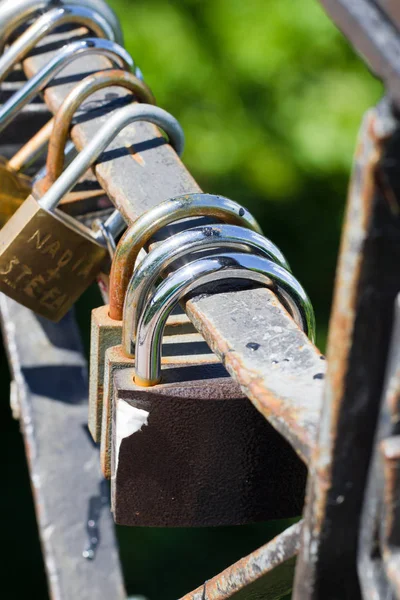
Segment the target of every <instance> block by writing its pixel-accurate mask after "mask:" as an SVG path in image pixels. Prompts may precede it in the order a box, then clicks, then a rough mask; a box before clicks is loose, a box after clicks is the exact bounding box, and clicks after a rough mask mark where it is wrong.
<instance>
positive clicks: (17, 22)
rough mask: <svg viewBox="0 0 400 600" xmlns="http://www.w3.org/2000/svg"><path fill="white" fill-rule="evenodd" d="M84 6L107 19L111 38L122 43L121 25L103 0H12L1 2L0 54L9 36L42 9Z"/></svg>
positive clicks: (36, 15) (38, 14)
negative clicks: (111, 31)
mask: <svg viewBox="0 0 400 600" xmlns="http://www.w3.org/2000/svg"><path fill="white" fill-rule="evenodd" d="M82 4H84V6H86V7H87V8H91V9H92V10H95V11H96V12H97V13H98V14H100V15H101V16H102V17H103V19H105V20H106V21H107V23H108V24H109V26H111V28H112V30H113V39H114V40H115V41H116V42H117V43H118V44H121V45H123V35H122V31H121V26H120V23H119V21H118V18H117V16H116V15H115V13H114V11H113V10H112V9H111V8H110V6H109V5H108V4H107V2H104V1H103V0H84V2H82V0H57V2H54V0H13V1H12V2H11V1H4V2H2V3H1V9H0V54H2V53H3V51H4V47H5V45H6V44H7V43H9V39H10V37H11V36H12V35H13V34H14V33H15V32H16V31H17V30H18V29H19V27H20V26H22V25H23V24H24V23H27V22H28V21H29V20H31V19H33V18H35V17H38V16H40V14H41V13H42V12H43V10H49V9H51V8H54V6H55V5H57V6H63V5H68V6H70V5H72V6H76V5H77V6H82Z"/></svg>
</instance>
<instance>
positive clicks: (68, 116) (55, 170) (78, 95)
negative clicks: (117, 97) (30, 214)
mask: <svg viewBox="0 0 400 600" xmlns="http://www.w3.org/2000/svg"><path fill="white" fill-rule="evenodd" d="M111 86H114V87H122V88H124V89H126V90H129V91H131V92H132V94H134V96H133V98H134V99H135V100H136V101H138V102H144V103H146V104H155V98H154V96H153V94H152V92H151V90H150V88H149V87H148V86H147V85H146V84H145V83H144V81H142V80H141V79H139V78H138V77H136V76H135V75H133V74H132V73H129V72H128V71H123V70H122V69H110V70H107V71H98V72H97V73H93V74H92V75H89V76H88V77H85V79H83V80H82V81H80V82H79V83H78V84H77V85H76V86H75V87H74V89H73V90H72V91H71V92H70V93H69V94H68V96H67V97H66V98H65V100H64V102H63V103H62V105H61V106H60V108H59V110H58V112H57V114H56V116H55V117H54V123H53V130H52V134H51V137H50V141H49V151H48V154H47V161H46V175H45V177H44V178H43V179H41V180H39V181H37V182H36V184H35V190H37V191H38V193H39V194H40V195H43V194H44V193H45V192H46V191H47V190H48V189H49V188H50V187H51V186H52V185H53V184H54V182H55V181H56V180H57V179H58V177H59V176H60V175H61V173H62V170H63V168H64V156H65V151H64V149H65V146H66V144H67V141H68V136H69V131H70V128H71V125H72V120H73V117H74V115H75V113H76V111H77V110H78V109H79V107H80V106H81V104H82V103H83V102H84V101H85V100H86V99H87V98H88V97H89V96H90V95H91V94H94V93H95V92H96V91H98V90H101V89H104V88H108V87H111Z"/></svg>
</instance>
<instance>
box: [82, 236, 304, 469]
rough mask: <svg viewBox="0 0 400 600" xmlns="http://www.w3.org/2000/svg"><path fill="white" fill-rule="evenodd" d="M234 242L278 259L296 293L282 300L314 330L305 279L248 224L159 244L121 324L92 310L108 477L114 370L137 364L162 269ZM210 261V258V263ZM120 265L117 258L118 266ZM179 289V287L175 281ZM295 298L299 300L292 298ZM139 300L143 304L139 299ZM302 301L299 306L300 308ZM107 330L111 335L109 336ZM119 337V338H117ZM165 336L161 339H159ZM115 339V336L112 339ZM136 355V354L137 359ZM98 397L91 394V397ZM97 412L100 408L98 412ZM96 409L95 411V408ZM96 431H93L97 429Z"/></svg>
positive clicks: (138, 275)
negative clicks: (136, 343) (145, 312)
mask: <svg viewBox="0 0 400 600" xmlns="http://www.w3.org/2000/svg"><path fill="white" fill-rule="evenodd" d="M218 247H231V248H235V249H246V250H247V251H253V252H256V253H257V254H260V255H261V256H264V257H268V258H272V260H273V261H275V262H276V268H277V271H276V273H275V275H274V276H275V278H278V277H279V276H281V277H282V281H283V282H284V284H285V285H287V286H290V289H291V290H292V292H291V295H290V296H289V297H288V298H285V293H286V292H285V290H284V289H283V287H282V286H280V288H279V290H280V291H279V293H280V296H281V298H282V300H283V301H284V302H285V303H286V305H287V307H288V310H289V311H290V313H291V314H292V315H293V317H294V318H295V320H296V321H297V323H298V324H300V325H301V326H304V327H307V329H309V330H310V334H311V335H312V316H311V318H310V319H309V321H307V322H306V321H305V319H306V311H305V309H306V307H307V306H309V305H310V302H309V300H308V298H307V296H306V294H305V292H304V290H303V288H302V287H301V286H300V284H299V283H298V282H297V280H295V279H294V277H293V276H292V275H291V274H290V273H289V271H288V270H286V269H285V268H284V267H283V266H282V265H285V266H286V265H287V263H286V261H285V259H284V257H283V255H282V254H281V252H280V251H279V249H278V248H277V247H276V246H275V245H274V244H272V242H270V241H269V240H266V239H265V238H263V237H262V236H261V235H260V234H258V233H255V232H252V231H249V230H246V229H245V228H243V227H235V226H230V225H222V224H221V225H215V226H205V227H198V228H194V229H189V230H187V231H184V232H182V233H181V234H177V235H175V236H173V238H170V239H169V240H167V241H165V242H163V243H162V244H160V245H159V246H158V247H156V248H155V249H154V250H152V251H151V252H150V254H149V255H148V256H147V257H146V258H145V259H144V260H143V261H142V263H141V264H140V265H139V267H138V268H137V269H136V271H135V272H134V274H133V276H132V278H131V281H130V284H129V287H128V291H127V294H126V296H125V309H124V322H123V327H122V323H121V322H119V328H118V326H117V324H116V323H115V322H114V323H113V322H112V321H111V320H110V319H109V318H108V319H107V316H106V315H107V313H106V310H104V309H103V310H101V309H100V310H98V309H95V310H94V311H92V335H94V336H97V338H96V337H94V338H92V339H91V357H90V376H91V379H90V383H89V389H90V391H91V392H92V394H93V395H94V394H95V392H96V390H93V388H91V386H92V385H93V382H92V377H93V376H96V375H97V376H98V377H100V375H101V373H102V372H103V373H104V374H103V386H101V385H99V389H98V390H97V393H98V402H97V405H93V404H89V407H90V409H89V414H90V417H91V419H92V423H91V426H92V429H95V428H94V419H95V418H96V416H97V419H98V420H97V424H98V423H99V411H100V408H102V415H101V428H100V432H99V430H98V429H97V431H96V434H97V436H98V435H99V434H100V439H101V453H100V457H101V467H102V471H103V474H104V476H105V477H107V478H109V477H110V475H111V416H112V399H111V398H112V393H113V387H112V386H113V374H114V373H115V371H117V370H119V369H124V368H126V367H127V366H130V365H133V364H134V363H135V361H134V356H135V348H133V347H131V343H132V339H133V340H135V334H134V333H133V334H132V332H135V331H136V323H137V320H138V318H137V315H138V314H141V313H139V312H138V311H139V310H141V307H142V306H143V305H144V303H145V302H146V299H147V298H148V296H149V293H150V290H151V288H152V286H153V284H154V283H155V282H156V281H157V279H158V278H159V277H160V275H161V274H162V272H163V271H165V270H166V269H167V268H168V267H169V266H170V265H171V264H172V263H174V262H175V260H176V259H177V258H179V257H184V259H185V262H187V261H188V260H190V253H191V252H196V251H197V252H198V251H199V250H200V249H203V250H204V249H207V248H214V249H215V248H218ZM207 264H208V263H207ZM114 268H115V258H114V263H113V268H112V270H113V269H114ZM188 270H189V273H187V274H186V275H185V276H186V277H187V278H188V281H190V265H189V266H188ZM176 291H177V293H178V292H179V286H178V285H177V286H176ZM292 296H294V297H295V299H296V300H297V303H296V302H294V301H293V299H292ZM138 303H139V304H138ZM298 306H300V309H299V308H298ZM121 329H122V336H123V342H122V346H116V347H113V348H112V349H111V350H110V351H109V352H108V351H107V350H106V351H105V349H106V344H104V345H103V347H102V348H101V349H99V347H98V344H97V341H98V340H99V339H100V341H103V342H104V340H106V341H109V342H110V343H111V342H112V341H114V343H115V344H116V343H117V342H116V340H117V339H118V337H119V335H120V334H119V331H121ZM107 334H108V339H107ZM112 338H114V339H112ZM160 339H161V338H160ZM110 340H111V341H110ZM96 358H98V359H99V362H100V367H96V364H95V359H96ZM135 360H137V358H136V359H135ZM91 401H92V402H93V399H92V398H91V396H90V394H89V402H91ZM97 411H98V412H97ZM95 412H96V414H93V413H95ZM92 435H93V434H92Z"/></svg>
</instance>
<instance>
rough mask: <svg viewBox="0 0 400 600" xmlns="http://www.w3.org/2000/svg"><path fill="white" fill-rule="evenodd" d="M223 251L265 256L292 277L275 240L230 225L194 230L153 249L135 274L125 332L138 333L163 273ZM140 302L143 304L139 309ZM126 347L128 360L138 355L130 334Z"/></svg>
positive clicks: (126, 298) (126, 314)
mask: <svg viewBox="0 0 400 600" xmlns="http://www.w3.org/2000/svg"><path fill="white" fill-rule="evenodd" d="M221 248H224V249H227V248H230V249H233V250H235V251H243V250H244V251H245V252H251V253H253V254H257V255H259V256H264V258H269V259H270V260H272V261H273V262H275V263H276V264H277V265H280V266H281V267H282V268H283V269H284V270H286V271H287V272H289V273H290V267H289V264H288V262H287V260H286V258H285V257H284V256H283V254H282V252H281V251H280V250H279V248H278V247H277V246H276V245H275V244H274V243H273V242H271V240H269V239H267V238H265V237H264V236H262V235H261V234H259V233H257V232H255V231H251V230H250V229H244V228H243V227H239V226H237V225H228V224H226V223H221V224H218V225H201V226H199V227H191V228H190V229H187V230H185V231H182V232H181V233H177V234H176V235H173V236H172V237H170V238H169V239H168V240H166V241H165V242H163V243H161V244H159V245H158V246H156V247H155V248H154V249H152V251H151V253H150V254H149V255H148V256H147V257H146V258H145V259H144V260H143V261H142V263H141V264H140V265H139V266H138V268H137V269H136V270H135V273H134V277H133V278H132V279H131V282H130V284H129V288H128V292H127V294H126V295H125V309H124V321H125V324H126V327H125V328H124V331H125V332H131V331H136V330H137V327H138V317H139V316H140V315H141V314H142V312H143V304H144V302H146V300H147V298H148V297H149V296H150V294H151V292H152V289H153V286H154V285H155V284H156V282H157V279H158V278H159V277H160V275H161V273H162V272H163V271H164V272H166V271H168V269H170V268H174V267H175V263H176V261H179V259H181V258H183V259H184V262H185V263H186V262H187V261H188V256H189V255H190V254H191V253H193V252H196V253H198V252H199V251H203V252H204V251H206V250H208V253H214V252H215V250H216V249H221ZM194 257H196V255H194ZM136 302H139V304H138V305H137V304H136ZM123 346H124V350H125V353H126V354H127V355H128V356H133V355H134V352H135V349H134V348H133V347H131V335H130V334H129V335H128V337H127V338H126V339H124V340H123Z"/></svg>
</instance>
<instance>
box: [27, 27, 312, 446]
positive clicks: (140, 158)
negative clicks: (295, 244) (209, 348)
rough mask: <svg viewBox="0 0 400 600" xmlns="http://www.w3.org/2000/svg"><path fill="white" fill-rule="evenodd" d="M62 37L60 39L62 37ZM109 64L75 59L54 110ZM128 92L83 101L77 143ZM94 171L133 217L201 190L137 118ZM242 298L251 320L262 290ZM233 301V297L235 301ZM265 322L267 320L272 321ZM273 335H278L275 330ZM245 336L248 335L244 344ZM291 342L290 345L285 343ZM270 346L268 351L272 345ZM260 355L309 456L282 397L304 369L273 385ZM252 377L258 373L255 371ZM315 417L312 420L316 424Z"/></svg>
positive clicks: (52, 40)
mask: <svg viewBox="0 0 400 600" xmlns="http://www.w3.org/2000/svg"><path fill="white" fill-rule="evenodd" d="M70 35H71V34H59V35H57V36H50V37H49V38H46V42H43V43H42V44H41V46H40V47H39V48H38V49H37V51H36V53H35V54H34V56H31V57H30V58H29V59H27V60H26V61H25V62H24V69H25V71H26V72H27V74H28V75H29V76H32V75H33V74H35V73H36V72H37V71H38V70H39V69H40V68H41V67H42V66H43V65H44V64H45V63H46V62H47V61H48V60H49V58H50V57H51V56H52V55H53V53H54V52H55V48H56V47H57V44H58V47H59V45H61V44H62V43H64V41H65V38H66V37H70ZM57 40H60V41H59V42H57ZM44 44H45V45H44ZM110 66H111V64H110V63H109V62H108V61H107V60H106V59H104V58H101V57H94V56H92V57H87V58H86V59H85V60H84V61H77V62H74V63H71V64H70V65H69V66H68V67H67V68H66V69H65V70H64V71H63V72H62V73H61V75H60V76H59V77H57V79H56V80H55V82H54V84H53V85H51V86H50V87H49V88H48V89H47V90H46V92H45V99H46V102H47V104H48V106H49V107H50V109H51V110H52V112H56V111H57V109H58V108H59V107H60V105H61V103H62V101H63V99H64V98H65V97H66V95H67V93H68V92H69V91H70V90H71V89H72V87H73V85H74V83H75V82H76V81H77V80H78V79H79V78H81V77H82V72H84V73H85V74H87V73H90V72H93V71H96V70H99V69H105V68H107V67H110ZM127 95H128V93H127V92H124V91H122V90H120V89H118V88H110V89H109V90H102V91H100V92H96V94H95V95H94V96H93V97H91V98H90V100H89V101H86V102H85V103H84V104H83V105H82V111H80V113H79V115H78V118H77V120H76V122H77V124H76V125H75V126H74V127H73V129H72V137H73V139H74V142H75V143H76V145H77V147H78V148H82V147H83V146H84V145H85V144H86V143H87V142H88V141H89V140H90V139H91V137H93V134H94V133H95V132H96V131H98V129H99V127H100V125H101V124H102V123H104V122H105V120H106V119H107V118H108V115H109V114H110V112H112V111H113V110H117V109H118V107H120V106H122V105H124V103H125V102H126V101H127V100H126V97H127ZM89 110H91V112H90V116H89V115H88V111H89ZM95 172H96V175H97V177H98V179H99V181H100V183H101V185H102V187H103V188H104V190H105V191H106V192H107V194H108V195H109V197H110V198H111V199H112V201H113V202H114V203H115V205H116V206H117V207H118V208H119V209H120V210H121V212H122V213H123V215H124V216H125V217H126V218H127V220H128V221H129V222H132V221H134V220H135V219H136V218H137V217H138V216H139V215H141V214H142V213H143V212H144V211H145V210H147V209H149V208H151V207H153V206H155V205H156V204H158V203H159V202H161V201H163V200H166V199H168V198H171V197H175V196H178V195H180V194H186V193H192V192H198V191H200V189H199V186H198V185H197V183H196V182H195V181H194V179H193V177H192V176H191V175H190V173H189V172H188V171H187V170H186V169H185V167H184V166H183V165H182V163H181V162H180V160H179V159H178V157H177V156H176V154H175V152H174V151H173V150H172V149H171V147H170V146H168V145H167V144H166V143H165V140H164V138H162V137H161V135H160V133H159V131H158V130H157V129H156V128H155V127H153V126H152V125H149V124H147V123H136V124H135V125H132V126H129V127H127V128H126V129H125V130H124V131H123V132H122V133H121V134H120V135H118V137H117V138H116V139H115V141H114V142H113V143H112V144H111V145H110V147H109V150H107V151H106V152H105V153H104V154H103V155H102V158H101V159H100V161H99V162H98V164H97V166H96V167H95ZM241 298H242V310H243V308H245V309H246V311H248V320H249V321H251V319H252V316H253V311H254V310H255V307H256V306H257V304H256V303H257V300H258V292H256V291H254V290H250V291H246V292H242V296H241ZM229 302H232V305H231V306H230V305H229ZM213 303H214V304H215V305H218V304H220V300H219V298H218V299H217V298H215V299H214V301H213ZM202 306H203V300H201V299H199V300H198V302H197V306H196V323H197V326H198V327H200V324H201V323H202V322H203V321H204V323H207V308H206V310H205V311H203V308H202ZM207 306H208V304H207ZM265 309H266V313H265V314H266V315H267V313H268V309H267V307H266V306H265ZM188 310H189V314H190V305H188ZM236 310H237V303H236V301H235V295H232V296H229V297H228V298H227V299H226V302H225V311H226V313H227V314H230V313H231V314H233V313H234V312H235V311H236ZM276 311H277V312H279V313H280V326H281V327H282V328H283V331H286V329H287V328H288V329H289V330H290V331H291V328H292V323H293V322H292V320H291V318H290V317H289V315H288V314H287V313H286V311H285V310H284V308H283V307H281V306H277V307H276ZM265 323H266V324H267V323H268V320H266V321H265ZM204 329H205V327H202V333H203V335H204ZM236 333H237V339H236V340H232V342H233V341H234V342H235V345H236V346H237V347H240V348H241V350H240V352H242V348H243V347H245V346H246V344H247V343H250V344H251V343H252V341H253V340H251V339H249V338H248V337H247V332H246V330H245V328H236ZM211 336H212V332H210V335H209V338H210V337H211ZM215 337H217V336H215ZM270 337H271V338H272V337H273V334H272V332H271V335H270ZM245 338H247V339H246V341H245V343H243V342H244V339H245ZM280 338H281V339H282V346H281V353H282V354H285V353H286V354H290V353H291V352H292V351H293V349H291V343H292V341H293V338H292V336H291V335H289V336H287V337H285V336H283V335H282V336H280ZM278 339H279V336H278V337H276V340H278ZM287 342H288V344H289V345H288V346H286V343H287ZM303 342H304V348H305V350H304V354H306V353H307V354H308V355H309V357H310V360H311V361H314V360H315V362H316V364H320V362H321V364H322V361H321V359H320V354H319V352H318V350H317V349H316V348H314V346H313V345H312V344H311V343H310V342H307V341H304V340H303V338H302V343H303ZM275 343H276V341H275ZM279 344H280V342H279ZM216 345H217V344H216ZM266 351H267V353H268V350H267V349H266ZM246 352H248V350H246ZM238 353H239V351H238ZM259 356H260V360H259V363H258V367H257V375H258V376H259V377H260V380H262V381H264V383H265V389H266V390H267V393H266V394H265V397H267V396H268V402H266V404H267V407H268V410H265V411H264V414H266V413H267V412H268V418H274V415H275V413H276V415H277V416H276V419H275V420H274V425H275V424H276V423H278V422H280V423H281V424H282V426H281V430H282V431H284V433H285V434H286V435H287V437H288V439H289V441H290V442H291V443H296V444H297V441H298V440H299V439H301V440H302V441H301V446H302V447H301V450H300V451H301V454H302V455H308V454H309V449H307V448H308V446H309V444H310V443H311V441H312V434H310V433H309V432H307V431H305V430H302V426H301V425H299V426H297V427H296V429H297V432H296V435H293V436H292V435H289V434H288V427H287V426H286V425H284V424H283V417H282V415H281V404H282V399H283V401H284V403H285V404H286V407H285V409H284V412H285V411H287V410H292V409H293V410H295V409H296V405H297V404H298V401H299V395H298V394H297V392H296V388H297V389H299V387H298V384H299V383H300V382H299V379H298V376H299V377H301V374H302V370H301V369H297V370H295V371H293V372H292V375H293V378H292V379H291V385H289V384H288V382H287V380H285V379H280V378H279V377H274V379H273V381H274V384H273V387H272V389H270V388H269V381H270V379H271V376H274V375H275V374H276V367H274V366H273V365H272V367H271V362H270V361H266V362H265V363H264V362H263V361H262V359H261V357H262V353H261V352H259ZM285 357H286V355H285ZM271 368H272V372H271ZM311 370H312V369H311ZM230 372H231V373H232V374H233V375H234V377H235V378H236V377H238V373H237V372H236V371H234V369H233V367H232V366H231V367H230ZM310 372H311V371H310ZM320 372H321V369H320V368H319V369H317V370H316V371H315V373H314V374H317V375H318V373H320ZM314 374H313V375H314ZM251 376H254V370H253V371H252V373H251ZM312 377H313V376H312ZM312 377H311V378H308V377H305V378H304V379H303V380H302V384H301V383H300V388H301V390H302V398H303V400H302V402H303V408H304V411H306V410H307V406H308V402H306V400H305V399H307V398H308V397H311V398H313V400H312V402H311V403H310V404H311V405H312V404H313V403H314V398H316V394H315V392H314V388H316V387H317V386H316V385H315V382H316V380H314V379H313V378H312ZM280 381H281V383H280ZM281 384H282V386H283V387H282V390H283V391H282V392H281V391H280V389H279V386H280V385H281ZM315 401H316V400H315ZM304 411H303V412H304ZM304 418H305V421H304V422H307V423H309V429H313V428H314V427H315V420H316V418H317V411H316V410H315V411H314V412H312V414H311V413H310V416H309V418H306V416H305V415H304ZM312 421H313V424H312V423H311V422H312ZM292 422H293V421H292ZM289 428H290V426H289ZM289 433H290V432H289Z"/></svg>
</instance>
